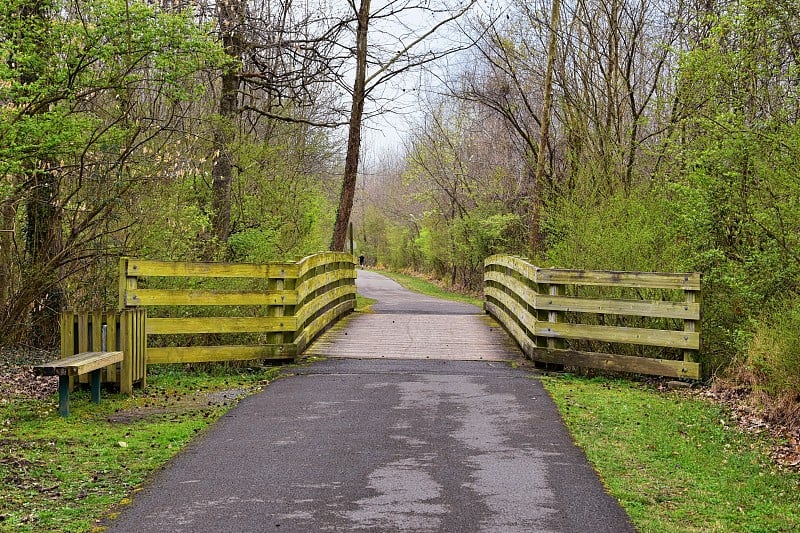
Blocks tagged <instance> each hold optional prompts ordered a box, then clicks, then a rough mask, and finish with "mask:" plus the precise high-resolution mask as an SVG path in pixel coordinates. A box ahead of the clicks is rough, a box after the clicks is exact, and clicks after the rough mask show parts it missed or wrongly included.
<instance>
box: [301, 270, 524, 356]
mask: <svg viewBox="0 0 800 533" xmlns="http://www.w3.org/2000/svg"><path fill="white" fill-rule="evenodd" d="M356 283H357V286H358V293H359V294H360V295H362V296H365V297H367V298H372V299H375V300H377V303H375V304H374V305H372V306H371V308H370V312H366V313H357V315H356V316H353V317H350V318H348V319H347V320H344V321H342V322H341V323H340V324H338V325H337V326H334V328H332V329H331V331H329V332H328V333H326V334H324V335H323V336H322V337H320V339H319V340H317V341H316V342H315V343H314V344H312V345H311V346H310V347H309V349H308V350H307V351H306V352H305V353H306V355H309V356H323V357H337V358H338V357H341V358H365V359H370V358H380V359H442V360H461V361H468V360H478V361H505V360H508V359H511V358H512V355H511V354H513V353H519V350H518V348H517V347H516V345H515V344H514V342H513V341H512V340H511V339H510V337H509V336H508V335H506V334H505V332H504V331H503V329H502V327H501V326H500V325H499V324H498V323H497V322H495V321H494V320H493V319H492V318H491V317H489V316H488V315H486V314H484V312H483V310H482V309H480V308H479V307H476V306H474V305H470V304H465V303H456V302H448V301H445V300H440V299H438V298H430V297H426V296H422V295H419V294H414V293H411V292H410V291H408V290H405V289H403V288H402V287H401V286H400V285H398V284H397V283H395V282H394V281H392V280H390V279H389V278H386V277H384V276H381V275H380V274H378V273H375V272H371V271H368V270H360V271H359V272H358V280H357V282H356ZM520 356H521V354H520Z"/></svg>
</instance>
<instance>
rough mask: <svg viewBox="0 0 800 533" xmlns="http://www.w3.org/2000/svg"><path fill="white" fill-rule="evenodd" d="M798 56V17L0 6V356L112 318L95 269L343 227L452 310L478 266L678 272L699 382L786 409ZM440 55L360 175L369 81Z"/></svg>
mask: <svg viewBox="0 0 800 533" xmlns="http://www.w3.org/2000/svg"><path fill="white" fill-rule="evenodd" d="M404 15H408V17H407V18H405V19H404V18H403V16H404ZM403 20H407V21H414V22H413V23H411V22H406V23H403ZM415 25H417V26H419V27H417V26H415ZM448 36H449V39H448V38H447V37H448ZM448 40H449V42H447V41H448ZM434 42H435V43H436V44H435V46H434V45H433V44H428V43H434ZM798 53H800V10H799V8H798V5H797V3H796V1H795V0H774V1H766V0H602V1H601V0H551V1H545V0H506V1H504V2H495V3H494V4H492V6H491V7H487V5H486V4H484V3H481V2H462V3H458V2H452V3H450V4H448V3H447V2H446V1H440V2H432V1H422V0H420V1H419V2H415V1H413V0H383V1H381V2H378V1H372V2H371V1H370V0H360V2H355V0H351V1H349V2H341V3H327V2H313V1H311V0H305V1H304V2H301V3H294V2H291V1H290V0H278V1H272V2H270V1H268V0H220V1H219V2H215V1H214V0H199V1H184V0H158V1H153V0H151V1H143V0H7V1H6V2H3V3H2V5H0V54H2V61H1V62H0V114H2V115H1V116H0V305H2V309H3V312H2V314H0V339H1V340H0V344H4V345H11V344H15V343H26V344H33V345H40V346H47V345H48V344H51V343H52V342H53V340H54V338H55V334H56V331H55V329H54V328H55V321H54V320H53V317H54V316H55V313H57V311H58V310H59V309H62V308H65V307H74V308H81V307H83V308H88V307H102V306H113V305H114V303H115V301H116V291H117V282H116V277H117V263H118V258H119V256H120V255H133V256H138V257H146V258H153V259H173V260H228V261H268V260H279V259H292V258H295V257H298V256H302V255H305V254H307V253H310V252H314V251H319V250H322V249H328V248H330V247H331V246H335V247H336V248H341V247H342V244H343V231H344V227H345V225H346V223H347V221H348V219H349V220H351V221H352V222H353V224H354V226H355V234H356V239H357V241H358V246H359V250H360V251H362V252H363V253H365V254H366V256H367V259H368V261H369V262H370V263H371V264H380V265H384V266H387V267H390V268H393V269H409V270H415V271H418V272H423V273H426V274H429V275H433V276H435V277H437V278H439V279H441V280H442V281H443V282H444V283H446V284H448V285H450V286H452V287H456V288H462V289H465V290H471V291H476V290H478V289H479V288H480V284H481V269H482V263H483V259H484V258H485V257H486V256H487V255H489V254H493V253H500V252H502V253H514V254H518V255H523V256H526V257H529V258H530V259H531V261H532V262H534V263H538V264H541V265H543V266H557V267H565V268H592V269H613V270H643V271H699V272H702V274H703V291H704V292H703V295H704V308H703V309H704V311H703V313H704V316H703V335H704V349H703V362H704V363H705V365H706V369H707V370H708V371H710V372H711V373H712V374H713V375H717V376H720V377H723V376H724V377H725V379H728V380H731V381H732V382H735V383H740V384H743V385H744V386H746V387H748V388H751V389H754V390H755V389H757V390H759V391H763V392H766V393H768V394H771V395H773V396H774V397H779V398H784V399H788V400H789V401H793V400H796V399H797V397H798V395H800V294H798V292H799V291H800V171H798V170H797V164H796V161H797V160H799V159H800V125H799V122H798V118H800V117H799V116H798V114H800V99H799V97H800V58H798ZM445 56H446V57H447V58H448V67H447V68H446V69H443V68H441V67H437V68H436V70H435V71H432V72H434V73H435V75H434V74H432V75H431V76H429V77H428V78H426V79H435V80H436V82H435V83H432V84H431V86H430V87H428V89H429V90H428V91H420V97H421V101H420V106H421V108H422V111H420V112H419V113H417V114H416V115H415V116H416V118H415V119H414V120H415V122H414V127H413V128H412V131H411V132H410V134H409V136H408V138H407V139H406V142H405V143H404V145H403V146H399V147H398V149H397V150H396V151H394V152H393V153H385V154H379V157H378V159H377V160H372V161H371V162H370V164H369V165H368V166H366V167H365V166H364V164H363V158H360V157H359V156H360V154H361V152H362V146H361V145H362V142H361V141H362V138H363V124H364V123H367V124H368V123H369V120H370V119H371V117H372V116H373V115H375V114H378V113H391V112H392V111H393V102H392V98H393V97H392V94H393V93H392V91H391V90H384V88H385V87H388V86H393V87H394V86H397V85H401V84H402V83H403V81H402V80H403V79H404V76H407V75H408V74H409V73H410V72H412V71H413V72H420V71H421V70H422V69H427V68H433V66H434V65H436V63H437V60H438V59H442V58H444V57H445ZM359 168H361V169H362V172H361V173H360V174H359V173H358V170H359ZM351 208H352V216H350V210H351ZM334 228H335V231H334Z"/></svg>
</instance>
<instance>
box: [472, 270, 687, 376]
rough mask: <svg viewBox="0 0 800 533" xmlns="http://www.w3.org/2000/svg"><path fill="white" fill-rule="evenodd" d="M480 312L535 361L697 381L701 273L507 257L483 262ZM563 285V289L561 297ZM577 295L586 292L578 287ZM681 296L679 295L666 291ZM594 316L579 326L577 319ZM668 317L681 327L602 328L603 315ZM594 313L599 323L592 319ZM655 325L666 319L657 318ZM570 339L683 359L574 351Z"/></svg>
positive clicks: (579, 291) (614, 326) (616, 326)
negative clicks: (600, 293) (667, 351)
mask: <svg viewBox="0 0 800 533" xmlns="http://www.w3.org/2000/svg"><path fill="white" fill-rule="evenodd" d="M484 279H485V296H486V302H485V309H486V311H487V312H488V313H490V314H491V315H493V316H494V317H495V318H496V319H497V320H498V321H499V322H500V323H501V324H502V325H503V326H504V327H505V328H506V330H507V331H508V332H509V333H510V334H511V336H512V337H514V339H515V340H516V341H517V343H518V344H519V346H520V347H521V349H522V350H523V352H524V353H525V354H526V355H527V356H528V357H530V358H531V359H532V360H534V361H539V362H544V363H555V364H561V365H568V366H576V367H585V368H599V369H603V370H611V371H618V372H630V373H638V374H654V375H662V376H670V377H683V378H692V379H700V378H701V375H702V373H701V368H700V364H699V363H697V362H696V356H697V352H698V351H699V350H700V301H701V300H700V274H698V273H684V274H673V273H644V272H611V271H586V270H564V269H547V268H539V267H536V266H534V265H532V264H530V263H528V262H527V261H525V260H523V259H520V258H517V257H511V256H503V255H496V256H492V257H489V258H488V259H487V260H486V262H485V274H484ZM587 287H588V288H595V287H608V288H613V289H614V290H617V289H619V290H621V291H624V290H626V289H634V290H645V291H651V290H659V292H662V293H663V294H662V297H661V298H660V299H638V300H636V299H609V298H596V297H590V296H586V295H584V294H581V289H583V288H587ZM567 289H569V294H567ZM583 292H588V291H586V290H584V291H583ZM671 294H680V300H678V299H673V300H670V299H669V298H668V295H671ZM586 315H589V316H593V317H595V320H594V322H600V323H593V324H592V323H590V324H586V323H581V321H580V317H582V316H586ZM608 315H612V316H626V317H648V318H650V319H672V321H673V322H677V323H679V324H680V325H681V326H682V328H681V330H665V329H654V328H652V329H651V328H643V327H623V326H618V325H612V326H609V325H604V324H603V322H605V317H607V316H608ZM598 318H599V320H598ZM661 322H662V323H663V322H666V321H664V320H661ZM570 341H597V342H602V343H608V344H609V345H612V346H613V345H616V344H638V345H645V346H655V347H660V348H671V349H673V350H674V349H677V350H679V351H680V352H681V354H680V355H681V356H682V360H676V359H664V358H654V357H639V356H635V355H623V354H614V353H605V352H595V351H587V350H578V349H572V348H571V347H570V346H569V345H568V344H567V343H568V342H570Z"/></svg>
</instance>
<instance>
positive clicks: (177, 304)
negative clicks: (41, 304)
mask: <svg viewBox="0 0 800 533" xmlns="http://www.w3.org/2000/svg"><path fill="white" fill-rule="evenodd" d="M355 277H356V273H355V263H354V261H353V258H352V256H351V255H350V254H345V253H337V252H324V253H320V254H315V255H312V256H309V257H306V258H304V259H302V260H300V261H298V262H286V263H269V264H227V263H183V262H165V261H149V260H139V259H132V258H122V259H121V260H120V292H119V294H120V307H123V308H154V307H160V308H162V309H167V308H179V309H181V310H182V311H183V312H182V313H181V314H180V315H179V316H166V317H163V316H159V317H153V316H150V317H148V318H147V322H146V324H147V325H146V335H147V337H153V336H163V335H195V334H223V335H224V334H232V333H256V334H263V336H264V338H265V339H266V342H259V343H256V344H241V345H236V344H222V345H202V346H198V345H194V344H192V345H186V346H172V345H168V346H157V347H149V348H147V357H146V360H147V363H148V364H151V363H196V362H214V361H238V360H254V359H292V358H295V357H297V356H298V355H300V354H301V353H302V350H303V349H304V348H305V346H306V345H307V344H308V343H309V342H311V341H312V340H313V339H314V338H315V337H316V336H317V335H318V334H319V333H321V332H322V331H323V330H324V329H325V328H326V327H327V326H329V325H330V324H331V323H333V322H335V321H336V320H337V319H338V318H340V317H341V316H342V315H344V314H345V313H348V312H350V311H352V310H353V309H354V308H355V292H356V289H355ZM153 278H158V279H172V280H173V283H171V285H172V286H171V287H170V288H152V287H148V286H147V281H146V280H148V279H153ZM209 278H239V279H243V280H246V281H248V282H253V283H254V284H256V285H260V287H259V288H258V289H245V290H238V289H237V290H207V289H198V288H196V287H197V286H198V285H202V284H203V280H208V279H209ZM184 282H185V285H187V286H186V287H184V288H181V287H178V288H175V285H180V284H181V283H184ZM200 306H202V307H205V308H208V307H212V308H218V307H222V306H238V307H247V308H250V309H252V308H254V307H256V308H257V311H258V312H257V316H186V314H188V313H191V309H192V308H198V307H200ZM164 344H166V343H164Z"/></svg>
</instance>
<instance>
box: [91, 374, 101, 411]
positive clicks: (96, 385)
mask: <svg viewBox="0 0 800 533" xmlns="http://www.w3.org/2000/svg"><path fill="white" fill-rule="evenodd" d="M89 380H90V381H91V385H92V403H100V369H99V368H98V369H97V370H92V371H91V372H90V373H89Z"/></svg>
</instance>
